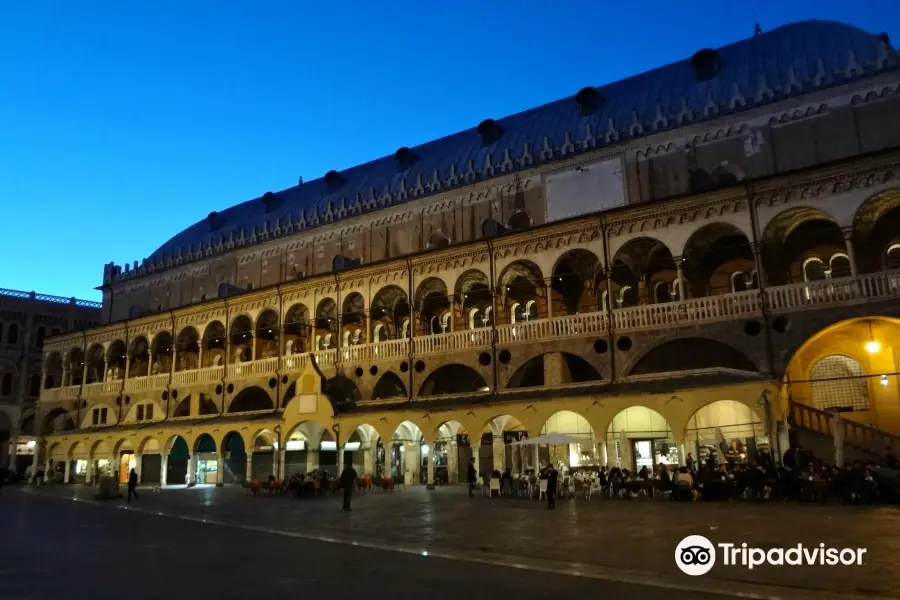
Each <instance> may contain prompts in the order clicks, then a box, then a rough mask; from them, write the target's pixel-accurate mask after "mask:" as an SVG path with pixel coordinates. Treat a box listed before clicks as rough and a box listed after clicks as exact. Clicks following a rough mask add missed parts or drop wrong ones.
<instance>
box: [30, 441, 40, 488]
mask: <svg viewBox="0 0 900 600" xmlns="http://www.w3.org/2000/svg"><path fill="white" fill-rule="evenodd" d="M42 444H43V440H41V439H38V440H37V443H36V444H35V445H34V455H33V456H32V457H31V477H30V478H29V483H32V484H33V483H36V479H37V472H38V465H39V464H40V460H41V458H40V457H41V445H42Z"/></svg>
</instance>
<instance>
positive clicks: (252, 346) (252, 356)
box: [250, 331, 256, 361]
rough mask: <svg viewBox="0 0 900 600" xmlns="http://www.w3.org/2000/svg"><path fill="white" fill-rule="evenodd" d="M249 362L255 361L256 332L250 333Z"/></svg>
mask: <svg viewBox="0 0 900 600" xmlns="http://www.w3.org/2000/svg"><path fill="white" fill-rule="evenodd" d="M250 360H251V361H254V360H256V332H255V331H251V332H250Z"/></svg>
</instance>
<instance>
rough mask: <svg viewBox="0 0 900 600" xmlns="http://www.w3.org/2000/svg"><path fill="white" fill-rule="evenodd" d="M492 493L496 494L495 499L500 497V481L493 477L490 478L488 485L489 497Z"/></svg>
mask: <svg viewBox="0 0 900 600" xmlns="http://www.w3.org/2000/svg"><path fill="white" fill-rule="evenodd" d="M494 492H497V497H498V498H499V497H500V480H499V479H496V478H494V477H491V485H490V496H491V497H493V496H494Z"/></svg>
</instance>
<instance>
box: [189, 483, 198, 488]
mask: <svg viewBox="0 0 900 600" xmlns="http://www.w3.org/2000/svg"><path fill="white" fill-rule="evenodd" d="M196 485H197V484H196V483H194V482H191V483H189V484H187V487H189V488H192V487H194V486H196Z"/></svg>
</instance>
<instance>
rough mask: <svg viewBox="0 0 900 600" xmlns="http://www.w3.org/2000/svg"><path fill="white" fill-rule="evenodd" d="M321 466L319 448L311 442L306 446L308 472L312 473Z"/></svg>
mask: <svg viewBox="0 0 900 600" xmlns="http://www.w3.org/2000/svg"><path fill="white" fill-rule="evenodd" d="M318 468H319V449H318V448H313V447H312V445H311V444H309V442H307V446H306V472H307V473H312V472H313V471H315V470H316V469H318Z"/></svg>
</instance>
